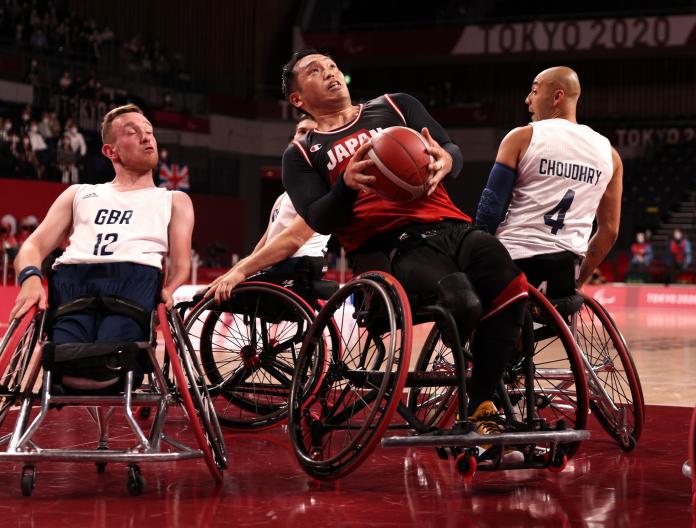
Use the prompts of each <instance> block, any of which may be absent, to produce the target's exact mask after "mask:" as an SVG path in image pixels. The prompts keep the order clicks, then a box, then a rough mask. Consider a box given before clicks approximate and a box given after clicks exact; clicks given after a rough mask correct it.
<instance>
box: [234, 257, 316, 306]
mask: <svg viewBox="0 0 696 528" xmlns="http://www.w3.org/2000/svg"><path fill="white" fill-rule="evenodd" d="M325 269H326V259H325V258H324V257H309V256H304V257H294V258H289V259H287V260H284V261H283V262H280V263H278V264H276V265H274V266H271V267H269V268H266V269H264V270H261V271H260V272H258V273H257V274H255V275H252V276H250V277H249V278H248V279H247V280H250V281H262V282H272V283H273V284H279V285H281V286H285V287H286V288H290V289H291V290H292V291H294V292H295V293H296V294H298V295H299V296H300V297H302V298H304V299H312V298H313V297H316V295H315V293H314V288H313V283H314V282H315V281H318V280H321V278H322V277H323V275H324V271H325Z"/></svg>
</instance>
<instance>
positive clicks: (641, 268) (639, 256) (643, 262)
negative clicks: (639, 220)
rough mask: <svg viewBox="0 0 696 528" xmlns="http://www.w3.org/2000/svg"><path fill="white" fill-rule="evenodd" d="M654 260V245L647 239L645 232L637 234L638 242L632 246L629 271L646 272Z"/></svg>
mask: <svg viewBox="0 0 696 528" xmlns="http://www.w3.org/2000/svg"><path fill="white" fill-rule="evenodd" d="M652 259H653V248H652V244H651V243H650V242H648V241H647V240H646V238H645V233H644V232H643V231H638V232H637V233H636V241H635V242H634V243H633V244H632V245H631V261H630V263H629V267H628V269H629V271H635V272H645V271H647V269H648V266H650V262H652Z"/></svg>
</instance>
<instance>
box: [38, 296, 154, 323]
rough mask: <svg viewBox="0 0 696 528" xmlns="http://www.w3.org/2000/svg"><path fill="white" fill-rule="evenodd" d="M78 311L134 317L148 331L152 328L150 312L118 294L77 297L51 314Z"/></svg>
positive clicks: (55, 315)
mask: <svg viewBox="0 0 696 528" xmlns="http://www.w3.org/2000/svg"><path fill="white" fill-rule="evenodd" d="M78 313H93V314H99V315H102V316H104V315H110V314H117V315H125V316H127V317H130V318H131V319H133V320H134V321H135V322H136V323H138V325H140V327H141V328H142V329H143V330H145V331H146V332H147V331H148V330H149V328H150V312H149V311H148V310H146V309H145V308H143V307H142V306H141V305H139V304H138V303H136V302H134V301H131V300H130V299H126V298H125V297H120V296H118V295H105V296H104V297H77V298H75V299H73V300H71V301H68V302H66V303H63V304H61V305H60V306H58V307H57V308H56V309H55V310H54V311H53V312H52V314H51V316H52V318H53V319H55V318H58V317H64V316H66V315H72V314H78Z"/></svg>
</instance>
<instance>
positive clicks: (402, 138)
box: [365, 126, 433, 202]
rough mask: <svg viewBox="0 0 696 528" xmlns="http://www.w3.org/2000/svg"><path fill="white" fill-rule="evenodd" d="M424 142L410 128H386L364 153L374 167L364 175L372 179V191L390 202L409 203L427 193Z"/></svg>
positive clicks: (426, 158)
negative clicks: (372, 162)
mask: <svg viewBox="0 0 696 528" xmlns="http://www.w3.org/2000/svg"><path fill="white" fill-rule="evenodd" d="M427 145H428V143H427V141H426V140H425V138H424V137H423V136H422V135H420V134H419V133H418V132H416V131H415V130H413V129H411V128H407V127H402V126H395V127H389V128H387V129H385V130H383V131H382V132H380V133H379V134H377V135H376V136H374V137H373V138H372V140H371V141H370V149H369V150H368V151H367V156H368V157H369V159H371V160H372V161H374V162H375V164H374V165H373V166H372V167H370V168H368V169H367V170H366V171H365V172H366V174H370V175H371V176H375V177H376V178H377V181H376V182H375V183H374V185H373V186H374V187H375V189H376V191H377V194H379V195H380V196H381V197H383V198H384V199H386V200H389V201H392V202H410V201H411V200H415V199H416V198H420V197H421V196H422V195H423V194H424V193H425V191H426V188H427V187H426V185H425V182H427V181H428V178H429V177H430V171H429V170H428V164H430V163H431V162H432V161H433V158H432V156H430V154H428V152H427V151H426V150H425V149H426V146H427Z"/></svg>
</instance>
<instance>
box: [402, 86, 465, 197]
mask: <svg viewBox="0 0 696 528" xmlns="http://www.w3.org/2000/svg"><path fill="white" fill-rule="evenodd" d="M389 97H390V98H391V99H392V101H394V103H395V104H396V106H397V107H398V108H399V110H401V112H402V113H403V114H404V117H405V118H406V124H407V125H408V126H409V127H410V128H413V129H414V130H418V131H419V132H421V133H422V134H423V135H424V136H425V138H426V140H427V141H428V143H430V148H429V149H428V152H429V153H430V154H431V155H432V156H433V157H434V158H435V163H433V164H431V165H432V167H431V170H432V171H433V173H434V174H433V176H432V177H431V179H430V180H429V182H428V185H429V188H428V192H429V193H432V191H434V190H435V187H437V184H438V183H439V182H440V180H442V178H444V177H445V176H448V175H449V176H452V177H453V178H456V177H457V176H458V175H459V173H460V172H461V171H462V167H463V166H464V160H463V158H462V152H461V150H460V149H459V147H458V146H457V145H455V144H454V143H452V140H451V139H450V137H449V135H448V134H447V132H446V131H445V129H444V128H443V127H442V125H441V124H440V123H438V122H437V121H435V119H433V117H432V116H431V115H430V114H429V113H428V111H427V110H426V109H425V107H424V106H423V105H422V104H421V102H420V101H419V100H418V99H416V98H415V97H413V96H411V95H408V94H405V93H396V94H390V95H389ZM423 129H427V131H425V130H423ZM441 151H444V152H441ZM448 157H449V158H451V160H449V159H448ZM439 162H442V163H439Z"/></svg>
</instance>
